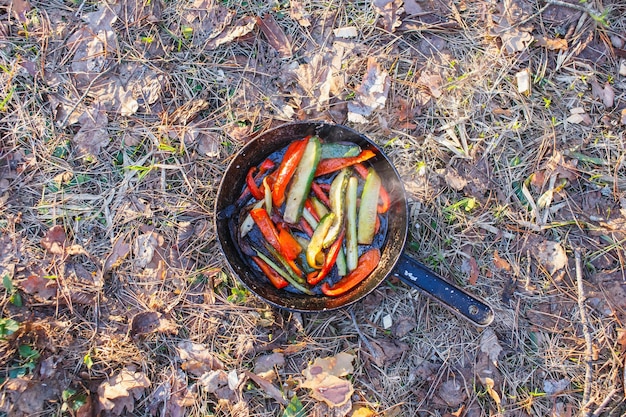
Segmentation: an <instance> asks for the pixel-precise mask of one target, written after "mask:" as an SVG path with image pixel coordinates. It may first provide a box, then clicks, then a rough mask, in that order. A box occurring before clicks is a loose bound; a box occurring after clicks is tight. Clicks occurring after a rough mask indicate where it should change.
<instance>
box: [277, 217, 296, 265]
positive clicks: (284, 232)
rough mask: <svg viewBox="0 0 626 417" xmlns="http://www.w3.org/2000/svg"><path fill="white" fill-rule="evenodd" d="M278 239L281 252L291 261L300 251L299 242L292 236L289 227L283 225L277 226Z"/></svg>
mask: <svg viewBox="0 0 626 417" xmlns="http://www.w3.org/2000/svg"><path fill="white" fill-rule="evenodd" d="M278 240H279V242H280V248H281V252H282V253H283V255H284V256H285V258H287V259H288V260H290V261H293V260H294V259H296V258H297V257H298V255H300V252H302V246H300V243H298V241H297V240H296V239H295V238H294V237H293V235H292V234H291V232H290V231H289V229H288V228H286V227H285V226H283V225H279V226H278Z"/></svg>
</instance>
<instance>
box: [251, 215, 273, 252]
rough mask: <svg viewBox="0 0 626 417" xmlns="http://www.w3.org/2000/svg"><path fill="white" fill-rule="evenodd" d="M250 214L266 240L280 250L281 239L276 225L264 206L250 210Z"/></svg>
mask: <svg viewBox="0 0 626 417" xmlns="http://www.w3.org/2000/svg"><path fill="white" fill-rule="evenodd" d="M250 216H251V217H252V220H254V223H256V225H257V227H258V228H259V229H260V230H261V233H262V234H263V237H264V238H265V240H266V241H267V242H268V243H269V244H270V245H271V246H272V247H273V248H274V249H276V250H277V251H280V240H279V239H278V231H277V230H276V226H274V223H273V222H272V219H270V216H269V215H268V214H267V211H266V210H265V209H264V208H263V207H259V208H255V209H252V210H250Z"/></svg>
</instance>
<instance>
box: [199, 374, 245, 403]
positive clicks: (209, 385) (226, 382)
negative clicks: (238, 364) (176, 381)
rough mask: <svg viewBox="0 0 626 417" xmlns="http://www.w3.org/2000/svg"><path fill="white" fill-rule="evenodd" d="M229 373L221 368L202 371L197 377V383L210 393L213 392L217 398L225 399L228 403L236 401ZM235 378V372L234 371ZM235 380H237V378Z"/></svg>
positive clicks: (235, 393)
mask: <svg viewBox="0 0 626 417" xmlns="http://www.w3.org/2000/svg"><path fill="white" fill-rule="evenodd" d="M231 375H232V372H231V373H226V372H225V371H224V370H222V369H218V370H213V371H209V372H206V373H204V374H203V375H202V376H200V377H199V378H198V384H200V386H202V387H203V388H204V390H205V391H206V392H208V393H210V394H214V395H215V396H216V397H217V398H218V400H225V401H227V402H228V403H231V404H232V403H235V402H237V399H238V398H237V392H236V391H235V389H236V387H233V385H234V384H233V381H232V380H233V379H234V378H231ZM234 375H235V378H237V376H236V372H235V374H234ZM237 382H239V381H238V380H237Z"/></svg>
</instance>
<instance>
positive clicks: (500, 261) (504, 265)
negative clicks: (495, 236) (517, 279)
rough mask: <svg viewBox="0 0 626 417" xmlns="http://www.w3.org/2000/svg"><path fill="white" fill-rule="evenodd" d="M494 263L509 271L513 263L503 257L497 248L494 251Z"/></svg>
mask: <svg viewBox="0 0 626 417" xmlns="http://www.w3.org/2000/svg"><path fill="white" fill-rule="evenodd" d="M493 265H494V266H495V267H496V268H498V269H502V270H503V271H507V272H508V271H510V270H511V264H509V263H508V262H507V260H506V259H503V258H501V257H500V254H499V253H498V251H497V250H496V251H493Z"/></svg>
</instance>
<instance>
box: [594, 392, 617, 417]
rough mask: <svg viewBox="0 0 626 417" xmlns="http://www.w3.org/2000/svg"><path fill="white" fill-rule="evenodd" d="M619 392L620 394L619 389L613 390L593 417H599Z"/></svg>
mask: <svg viewBox="0 0 626 417" xmlns="http://www.w3.org/2000/svg"><path fill="white" fill-rule="evenodd" d="M618 392H619V389H617V388H613V390H612V391H611V392H609V394H608V395H607V396H606V398H605V399H604V401H602V403H600V405H599V406H598V408H596V411H594V412H593V414H592V415H591V417H598V416H599V415H600V413H601V412H602V410H604V407H606V406H607V405H608V404H609V401H611V398H613V396H614V395H615V394H617V393H618Z"/></svg>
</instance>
